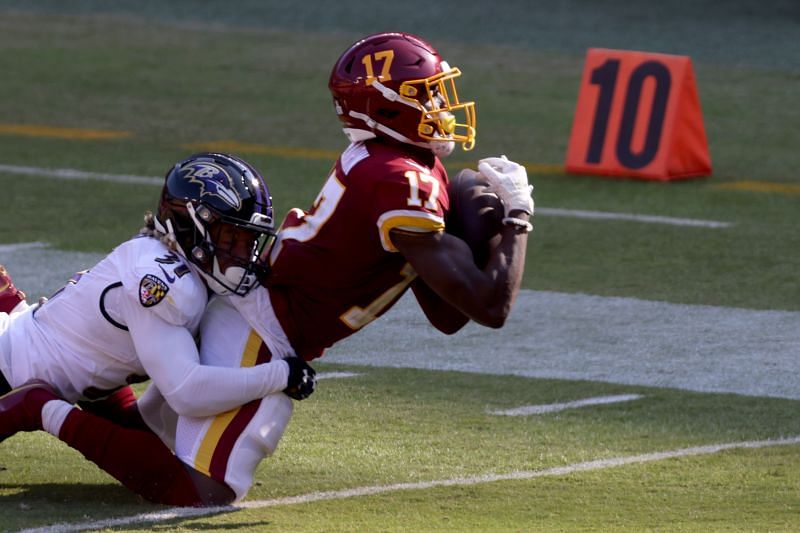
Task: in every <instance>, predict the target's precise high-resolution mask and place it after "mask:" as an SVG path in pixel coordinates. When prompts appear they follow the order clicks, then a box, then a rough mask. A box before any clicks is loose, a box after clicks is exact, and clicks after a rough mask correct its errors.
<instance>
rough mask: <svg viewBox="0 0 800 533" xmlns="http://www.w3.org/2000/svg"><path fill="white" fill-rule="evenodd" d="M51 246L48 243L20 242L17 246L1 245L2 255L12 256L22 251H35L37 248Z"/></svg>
mask: <svg viewBox="0 0 800 533" xmlns="http://www.w3.org/2000/svg"><path fill="white" fill-rule="evenodd" d="M48 246H50V245H49V244H47V243H46V242H18V243H15V244H0V254H10V253H13V252H18V251H20V250H33V249H36V248H47V247H48Z"/></svg>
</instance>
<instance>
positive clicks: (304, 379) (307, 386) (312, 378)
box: [283, 357, 317, 400]
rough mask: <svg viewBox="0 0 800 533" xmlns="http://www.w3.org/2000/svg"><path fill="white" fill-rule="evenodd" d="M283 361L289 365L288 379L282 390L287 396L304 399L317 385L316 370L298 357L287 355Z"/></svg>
mask: <svg viewBox="0 0 800 533" xmlns="http://www.w3.org/2000/svg"><path fill="white" fill-rule="evenodd" d="M284 361H286V364H288V365H289V380H288V385H286V388H285V389H283V392H285V393H286V395H287V396H289V398H292V399H295V400H305V399H306V398H308V397H309V396H311V394H313V392H314V389H315V388H316V386H317V378H316V375H317V372H316V371H315V370H314V369H313V368H311V366H309V364H308V363H306V362H305V361H304V360H303V359H301V358H299V357H287V358H286V359H284Z"/></svg>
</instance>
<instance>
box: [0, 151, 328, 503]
mask: <svg viewBox="0 0 800 533" xmlns="http://www.w3.org/2000/svg"><path fill="white" fill-rule="evenodd" d="M272 216H273V213H272V200H271V197H270V194H269V190H268V188H267V186H266V183H265V181H264V179H263V177H262V176H261V175H260V174H259V173H258V172H257V171H256V170H255V169H254V168H253V167H252V166H250V165H248V164H247V163H245V162H244V161H242V160H241V159H238V158H236V157H233V156H229V155H224V154H213V153H204V154H197V155H194V156H192V157H190V158H188V159H186V160H184V161H181V162H179V163H178V164H176V165H175V166H174V167H173V168H171V169H170V171H169V172H168V173H167V176H166V178H165V184H164V188H163V190H162V195H161V199H160V202H159V208H158V210H157V213H156V214H155V215H154V216H153V215H149V216H147V217H146V228H145V229H144V230H143V231H142V232H141V233H140V234H139V235H137V236H136V237H134V238H132V239H131V240H129V241H126V242H124V243H122V244H121V245H119V246H118V247H117V248H115V249H114V251H112V252H111V253H110V254H109V255H108V256H107V257H106V258H104V259H103V260H102V261H100V262H99V263H98V264H97V265H95V266H93V267H92V268H91V269H90V270H88V271H86V272H82V273H79V274H77V275H76V276H75V277H74V278H73V279H72V280H70V282H69V283H68V284H67V285H66V286H65V287H64V288H63V289H61V290H60V291H58V292H57V293H56V294H54V295H53V296H52V297H50V299H49V300H47V301H46V302H45V303H43V304H42V305H34V306H28V305H27V304H26V303H25V302H24V299H23V298H24V296H23V295H20V294H19V293H18V292H16V291H15V289H14V288H13V285H11V284H10V279H9V278H8V276H7V275H6V273H5V271H4V270H3V271H2V272H0V275H2V278H0V282H2V283H3V285H4V286H0V289H2V290H0V303H3V302H4V309H5V310H6V311H10V312H0V375H1V376H2V379H0V386H3V385H5V386H7V387H11V388H15V389H14V391H12V392H11V393H9V394H7V395H6V396H4V397H3V398H1V399H0V441H1V440H3V439H5V438H7V437H9V436H11V435H13V434H14V433H16V432H17V431H31V430H37V429H42V428H44V429H46V430H47V431H48V432H50V433H52V434H54V435H57V436H59V437H60V438H62V440H65V441H66V442H67V443H68V444H70V445H75V447H76V448H78V449H79V450H81V451H84V450H82V449H81V448H82V447H86V446H87V443H85V442H83V440H87V439H91V440H93V441H96V444H95V442H92V443H89V444H90V445H92V446H99V448H98V453H104V450H103V448H104V447H105V444H106V443H107V442H103V441H102V439H99V438H98V435H97V432H96V431H94V432H92V431H88V432H87V431H85V430H86V427H88V426H87V424H89V425H91V422H92V421H91V420H88V421H86V420H81V415H82V413H81V411H80V410H79V409H74V408H73V407H72V404H73V403H74V402H77V401H81V400H95V399H102V398H107V397H109V396H111V397H112V398H115V401H117V402H118V403H119V404H120V405H118V406H117V407H121V408H127V407H129V406H130V405H129V404H130V401H131V400H132V397H130V396H129V394H130V389H129V387H128V384H130V383H133V382H137V381H142V380H145V379H147V378H148V377H149V378H150V379H151V380H152V384H153V388H152V392H151V393H150V395H149V396H150V397H151V398H155V401H151V402H150V403H151V405H155V406H156V408H155V409H160V408H161V407H163V406H168V407H169V409H170V411H172V412H174V413H177V414H178V415H181V416H187V417H205V416H211V415H215V414H217V413H220V412H223V411H226V410H229V409H232V408H234V407H238V406H241V405H244V404H246V403H247V402H249V401H251V400H255V399H261V398H263V397H264V396H267V395H269V394H273V393H278V392H281V391H283V390H285V389H287V388H289V390H292V389H291V388H290V387H297V385H298V384H300V383H302V382H303V379H305V380H306V381H307V380H308V376H309V372H313V371H311V370H310V367H308V365H307V364H306V363H305V362H303V361H302V360H300V359H298V358H296V357H295V358H290V359H287V360H283V359H282V358H275V359H274V360H272V361H271V362H268V363H266V364H263V365H258V366H253V367H252V368H231V366H233V365H227V366H228V368H225V367H214V366H211V365H205V364H201V362H200V358H199V352H198V349H197V345H196V343H195V335H196V333H197V330H198V326H199V324H200V319H201V317H202V315H203V312H204V309H205V306H206V303H207V298H208V291H209V289H210V290H211V291H212V292H213V293H215V294H219V295H235V296H243V295H244V294H246V293H247V292H248V291H249V290H250V289H251V288H252V287H253V286H254V285H255V284H256V283H257V281H256V271H257V268H258V266H257V265H258V259H257V258H258V256H259V253H260V252H261V248H262V247H263V246H264V245H265V244H266V243H267V242H268V240H269V239H270V238H271V236H272V235H273V234H274V229H273V228H274V226H273V219H272ZM12 304H14V305H13V308H12V307H11V305H12ZM287 355H288V354H287ZM2 392H7V391H2ZM57 397H59V398H63V400H66V401H59V402H50V400H53V399H55V398H57ZM45 404H46V406H47V409H43V406H45ZM72 415H74V416H72ZM154 416H155V415H154ZM136 418H137V417H132V420H130V421H129V422H130V423H131V424H133V425H136V424H137V423H138V422H139V420H136ZM140 427H141V426H140ZM150 435H151V436H152V437H153V438H155V437H154V436H153V435H152V434H150ZM71 441H73V442H71ZM90 447H91V446H90ZM170 475H172V476H173V477H177V478H179V479H178V482H179V483H183V484H184V485H187V486H191V487H196V486H197V484H198V481H197V479H200V483H202V482H203V481H204V480H203V479H202V477H201V478H192V479H189V478H187V477H186V474H185V473H182V472H173V473H171V474H170ZM162 479H163V477H162Z"/></svg>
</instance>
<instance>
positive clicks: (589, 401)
mask: <svg viewBox="0 0 800 533" xmlns="http://www.w3.org/2000/svg"><path fill="white" fill-rule="evenodd" d="M640 398H643V396H642V395H641V394H617V395H616V396H597V397H595V398H585V399H583V400H574V401H571V402H564V403H551V404H546V405H524V406H522V407H515V408H513V409H498V410H494V411H488V413H489V414H490V415H502V416H526V415H541V414H545V413H556V412H558V411H564V410H566V409H575V408H578V407H588V406H593V405H606V404H609V403H619V402H630V401H632V400H638V399H640Z"/></svg>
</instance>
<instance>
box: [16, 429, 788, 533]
mask: <svg viewBox="0 0 800 533" xmlns="http://www.w3.org/2000/svg"><path fill="white" fill-rule="evenodd" d="M792 444H800V436H795V437H787V438H783V439H768V440H755V441H744V442H730V443H723V444H709V445H707V446H695V447H692V448H682V449H679V450H670V451H665V452H653V453H645V454H641V455H629V456H626V457H613V458H610V459H598V460H596V461H587V462H585V463H575V464H571V465H565V466H557V467H554V468H547V469H545V470H523V471H519V472H510V473H508V474H485V475H483V476H472V477H458V478H452V479H441V480H435V481H422V482H418V483H396V484H393V485H374V486H371V487H358V488H353V489H345V490H336V491H327V492H312V493H310V494H304V495H301V496H289V497H285V498H275V499H272V500H255V501H251V502H243V503H240V504H236V505H229V506H220V507H206V508H199V509H198V508H180V507H178V508H172V509H167V510H164V511H160V512H156V513H143V514H138V515H134V516H128V517H122V518H113V519H108V520H97V521H93V522H82V523H75V524H69V523H61V524H54V525H52V526H46V527H41V528H33V529H24V530H22V531H24V532H25V533H33V532H36V533H44V532H67V531H81V530H86V529H106V528H112V527H118V526H125V525H128V524H142V523H149V522H162V521H165V520H174V519H176V518H178V519H181V518H192V517H196V516H204V515H211V514H217V513H224V512H231V511H235V510H237V509H263V508H266V507H276V506H279V505H296V504H302V503H311V502H318V501H324V500H341V499H345V498H356V497H359V496H373V495H376V494H385V493H387V492H397V491H401V490H424V489H431V488H435V487H452V486H465V485H478V484H482V483H493V482H495V481H514V480H525V479H535V478H540V477H549V476H565V475H568V474H573V473H575V472H589V471H592V470H602V469H605V468H614V467H617V466H624V465H629V464H640V463H651V462H654V461H663V460H665V459H675V458H679V457H690V456H694V455H709V454H712V453H718V452H721V451H725V450H738V449H757V448H765V447H768V446H786V445H792Z"/></svg>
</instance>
